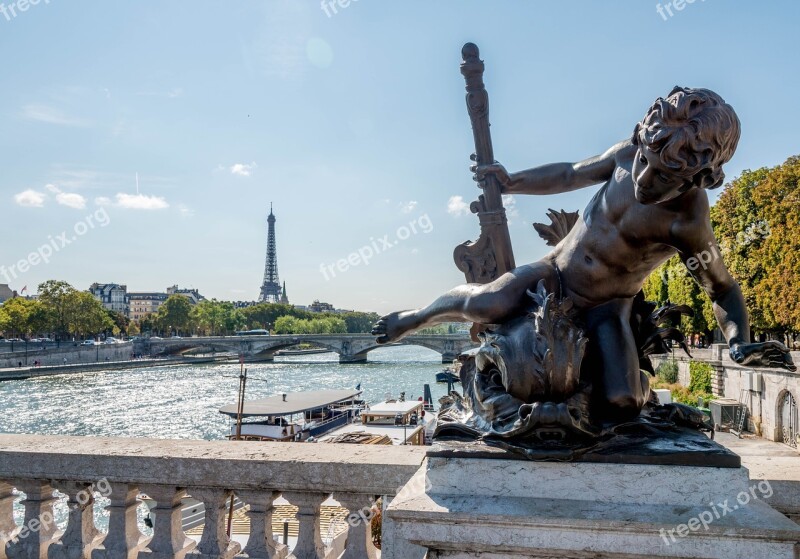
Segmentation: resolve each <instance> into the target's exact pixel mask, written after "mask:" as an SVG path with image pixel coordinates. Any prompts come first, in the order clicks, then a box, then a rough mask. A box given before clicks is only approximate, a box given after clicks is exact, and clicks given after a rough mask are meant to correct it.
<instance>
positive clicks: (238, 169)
mask: <svg viewBox="0 0 800 559" xmlns="http://www.w3.org/2000/svg"><path fill="white" fill-rule="evenodd" d="M256 167H258V165H256V162H255V161H253V162H252V163H250V164H249V165H248V164H247V163H234V164H233V165H231V167H230V169H231V174H232V175H238V176H240V177H249V176H250V175H251V174H252V173H253V169H255V168H256Z"/></svg>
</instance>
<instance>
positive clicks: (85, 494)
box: [47, 481, 103, 559]
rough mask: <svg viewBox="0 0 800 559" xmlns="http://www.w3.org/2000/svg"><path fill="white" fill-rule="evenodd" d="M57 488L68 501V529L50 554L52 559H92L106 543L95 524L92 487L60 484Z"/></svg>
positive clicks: (78, 484)
mask: <svg viewBox="0 0 800 559" xmlns="http://www.w3.org/2000/svg"><path fill="white" fill-rule="evenodd" d="M56 487H57V488H58V490H59V491H61V492H62V493H65V494H66V495H67V497H68V500H67V507H68V508H69V518H68V520H67V529H66V530H64V534H63V535H62V536H61V539H60V540H59V541H57V542H53V544H52V545H51V546H50V549H49V550H48V551H47V556H48V558H49V559H90V557H91V554H92V550H93V549H94V548H96V547H97V546H98V545H100V544H101V543H102V541H103V535H102V534H101V533H100V532H99V531H98V530H97V527H96V526H95V524H94V488H93V486H92V485H91V484H89V483H82V482H71V481H70V482H60V483H57V484H56Z"/></svg>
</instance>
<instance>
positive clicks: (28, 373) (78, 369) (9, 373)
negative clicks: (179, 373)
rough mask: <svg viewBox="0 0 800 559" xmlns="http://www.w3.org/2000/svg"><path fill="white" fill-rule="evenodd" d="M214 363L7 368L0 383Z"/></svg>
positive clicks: (178, 360) (181, 360)
mask: <svg viewBox="0 0 800 559" xmlns="http://www.w3.org/2000/svg"><path fill="white" fill-rule="evenodd" d="M215 362H217V360H216V359H215V358H213V357H166V358H162V359H129V360H127V361H100V362H97V363H73V364H67V365H42V366H39V367H13V368H11V367H7V368H4V369H0V382H3V381H11V380H26V379H29V378H38V377H51V376H56V375H67V374H75V373H89V372H99V371H119V370H123V369H142V368H147V367H165V366H166V367H168V366H181V365H192V364H195V365H199V364H207V363H215Z"/></svg>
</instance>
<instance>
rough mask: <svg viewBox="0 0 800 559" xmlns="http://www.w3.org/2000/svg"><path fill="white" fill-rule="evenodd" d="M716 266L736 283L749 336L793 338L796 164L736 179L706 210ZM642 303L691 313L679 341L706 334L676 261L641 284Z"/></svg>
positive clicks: (796, 322) (796, 319) (799, 218)
mask: <svg viewBox="0 0 800 559" xmlns="http://www.w3.org/2000/svg"><path fill="white" fill-rule="evenodd" d="M711 223H712V226H713V228H714V234H715V236H716V238H717V241H718V243H719V246H720V251H721V254H722V258H723V261H724V262H725V265H726V266H727V268H728V270H729V271H730V273H731V275H732V276H733V278H734V279H735V280H736V281H737V282H738V283H739V286H740V287H741V289H742V294H743V295H744V299H745V303H746V305H747V310H748V313H749V315H750V327H751V329H753V330H754V331H755V332H761V333H772V334H776V335H777V336H779V337H782V336H783V335H785V334H787V333H792V334H796V333H798V332H800V234H798V232H800V156H795V157H791V158H789V159H788V160H787V161H786V162H785V163H783V164H782V165H779V166H777V167H774V168H771V169H770V168H762V169H757V170H755V171H750V170H747V171H744V172H743V173H742V174H741V176H739V177H737V178H735V179H734V180H733V181H731V182H730V183H729V184H727V185H726V186H725V189H724V190H723V192H722V193H721V195H720V197H719V200H718V201H717V203H716V204H715V205H714V206H713V207H712V208H711ZM644 292H645V296H646V298H647V299H649V300H651V301H656V302H658V303H664V302H666V301H667V300H669V301H670V302H672V303H678V304H686V305H689V306H690V307H692V309H693V310H694V311H695V317H694V318H693V319H686V318H684V320H683V323H682V325H681V327H682V329H683V330H684V331H685V332H687V333H692V332H706V333H708V332H709V331H710V330H712V329H714V328H715V327H716V326H717V324H716V320H715V319H714V315H713V311H712V306H711V302H710V301H709V299H708V297H707V296H706V295H705V293H703V292H702V290H701V289H700V288H699V286H698V285H697V284H696V282H694V281H693V280H692V279H691V277H690V276H689V275H688V273H687V271H686V269H685V267H684V266H683V265H682V264H681V262H680V260H679V259H678V257H673V258H671V259H670V260H668V261H667V262H666V263H664V264H663V265H662V266H661V267H659V268H658V269H657V270H655V271H654V272H653V273H652V274H651V275H650V277H648V278H647V280H646V281H645V284H644Z"/></svg>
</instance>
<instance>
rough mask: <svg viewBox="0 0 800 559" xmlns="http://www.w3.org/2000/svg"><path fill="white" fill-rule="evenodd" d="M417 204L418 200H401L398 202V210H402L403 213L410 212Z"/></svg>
mask: <svg viewBox="0 0 800 559" xmlns="http://www.w3.org/2000/svg"><path fill="white" fill-rule="evenodd" d="M418 204H419V202H417V201H416V200H410V201H408V202H401V203H400V211H401V212H403V213H404V214H410V213H411V212H413V211H414V208H416V207H417V205H418Z"/></svg>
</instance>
